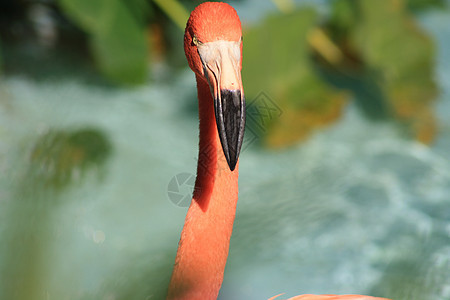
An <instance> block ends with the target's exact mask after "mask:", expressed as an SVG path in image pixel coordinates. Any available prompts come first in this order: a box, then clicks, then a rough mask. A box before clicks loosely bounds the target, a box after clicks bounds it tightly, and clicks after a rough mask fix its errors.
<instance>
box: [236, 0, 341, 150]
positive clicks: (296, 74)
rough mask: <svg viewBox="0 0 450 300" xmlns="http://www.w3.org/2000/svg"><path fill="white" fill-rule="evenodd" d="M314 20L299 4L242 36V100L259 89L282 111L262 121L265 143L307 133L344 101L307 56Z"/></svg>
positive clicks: (333, 115)
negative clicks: (244, 96)
mask: <svg viewBox="0 0 450 300" xmlns="http://www.w3.org/2000/svg"><path fill="white" fill-rule="evenodd" d="M317 22H318V16H317V13H316V12H315V11H314V10H313V9H309V8H305V9H300V10H297V11H294V12H292V13H290V14H286V15H275V16H271V17H269V18H267V19H266V20H265V21H264V23H263V24H261V25H260V26H258V27H254V28H251V29H250V30H248V31H247V32H245V34H244V49H243V62H244V65H243V68H242V76H243V80H244V87H245V93H246V95H247V99H249V100H250V101H251V99H252V98H254V97H255V96H256V95H258V94H259V93H260V92H264V93H265V94H266V95H267V96H268V97H269V98H270V99H271V100H272V101H273V102H274V103H276V105H277V106H279V107H280V109H281V110H282V113H281V115H280V117H279V118H272V119H268V120H264V122H262V123H264V124H267V125H264V127H265V128H264V130H263V131H265V132H267V135H266V138H265V142H266V144H267V145H269V146H272V147H280V146H285V145H288V144H292V143H295V142H296V141H298V140H301V139H303V138H305V137H307V136H308V135H309V134H310V133H311V132H312V130H314V129H315V128H317V127H318V126H323V125H325V124H327V123H329V122H331V121H333V120H335V119H336V118H337V117H338V116H339V113H340V111H341V109H342V107H343V105H344V103H345V98H346V95H345V94H344V93H342V92H339V91H337V90H336V89H334V88H332V87H330V86H329V85H327V84H326V83H324V82H323V81H322V80H321V79H320V78H319V76H318V75H317V74H316V73H315V70H314V67H313V65H312V61H311V60H310V51H309V46H308V41H307V36H308V34H309V33H310V32H311V30H313V29H314V28H316V24H317ZM256 100H257V99H256ZM252 103H254V102H252ZM256 105H257V103H256ZM259 125H261V124H259Z"/></svg>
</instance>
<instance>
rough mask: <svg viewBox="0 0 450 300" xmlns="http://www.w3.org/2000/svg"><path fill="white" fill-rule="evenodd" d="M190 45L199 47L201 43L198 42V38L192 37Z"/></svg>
mask: <svg viewBox="0 0 450 300" xmlns="http://www.w3.org/2000/svg"><path fill="white" fill-rule="evenodd" d="M192 43H193V44H194V45H195V46H201V45H202V44H203V43H202V42H200V41H199V40H198V38H197V37H196V36H195V35H194V37H193V38H192Z"/></svg>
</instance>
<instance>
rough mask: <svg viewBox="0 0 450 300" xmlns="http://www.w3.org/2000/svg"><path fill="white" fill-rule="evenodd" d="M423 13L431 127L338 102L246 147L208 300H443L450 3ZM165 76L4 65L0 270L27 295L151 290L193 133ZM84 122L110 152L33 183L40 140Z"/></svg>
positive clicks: (162, 274) (118, 294)
mask: <svg viewBox="0 0 450 300" xmlns="http://www.w3.org/2000/svg"><path fill="white" fill-rule="evenodd" d="M422 21H423V24H424V26H425V28H426V29H427V30H428V31H429V32H430V33H432V35H433V36H434V37H435V38H436V41H437V44H438V58H437V60H438V63H437V66H438V67H437V73H436V77H437V80H438V82H439V85H440V87H441V91H442V93H441V95H440V97H439V98H440V99H439V100H440V101H439V102H438V103H437V104H436V113H437V115H438V117H439V120H440V131H439V136H438V140H437V141H436V142H435V143H434V144H433V145H432V146H430V147H428V146H424V145H422V144H419V143H417V142H415V141H411V140H408V139H406V138H404V137H403V136H402V135H401V133H400V132H399V131H398V129H397V128H396V127H395V126H394V125H393V124H390V123H383V122H370V121H368V120H366V119H365V118H364V117H363V116H362V115H361V113H360V111H359V110H357V109H356V108H355V107H354V106H353V105H350V106H349V107H348V109H347V111H346V112H345V115H344V117H343V118H342V120H341V121H339V122H338V123H337V124H335V125H334V126H331V127H329V128H327V129H324V130H322V131H320V132H318V133H317V134H316V135H314V136H313V137H312V138H311V139H310V140H309V141H307V142H306V143H304V144H301V145H298V146H295V147H292V148H289V149H287V150H283V151H269V150H263V149H260V148H258V147H248V148H247V149H246V150H245V151H244V152H243V153H242V155H241V161H240V200H239V203H238V211H237V217H236V223H235V227H234V233H233V237H232V241H231V249H230V256H229V261H228V265H227V269H226V273H225V279H224V285H223V288H222V291H221V295H220V299H266V298H268V297H270V296H274V295H276V294H279V293H286V295H287V296H293V295H297V294H302V293H365V294H373V295H379V296H385V297H393V298H394V297H395V299H398V300H403V299H405V300H406V299H408V300H410V299H421V300H424V299H425V300H428V299H429V300H443V299H450V281H449V278H450V142H449V141H450V119H449V117H448V116H450V81H449V78H450V61H449V60H448V59H447V58H448V57H450V43H449V40H448V37H449V36H450V14H449V13H448V12H430V13H428V14H426V15H424V16H422ZM171 76H172V77H171V78H173V79H172V80H170V82H168V81H162V82H156V83H154V84H152V85H148V86H144V87H139V88H135V89H117V88H111V87H108V86H105V85H101V84H96V83H92V82H90V81H89V80H87V79H83V78H82V77H80V76H79V75H77V74H74V75H68V76H62V77H59V78H55V77H53V78H52V77H50V78H44V79H43V78H36V77H32V76H27V75H10V76H6V77H4V78H3V80H2V82H1V84H0V137H1V138H0V158H1V162H0V169H1V170H2V174H3V175H4V176H2V177H1V180H0V186H1V190H0V204H1V206H2V209H1V210H0V217H1V218H0V219H1V220H2V221H1V222H0V233H1V236H0V238H1V239H2V240H3V241H2V243H1V246H0V248H1V250H2V251H1V252H0V253H1V254H0V264H1V267H2V273H1V276H2V277H3V278H2V280H0V281H2V282H12V281H14V279H15V278H16V279H17V278H19V279H20V281H21V283H19V286H22V285H23V284H26V283H28V284H30V285H29V287H23V286H22V287H23V288H24V289H29V290H30V293H32V294H33V295H34V296H35V299H160V298H161V297H162V296H161V295H163V294H164V293H165V290H166V287H167V284H168V278H169V276H170V273H171V268H172V264H173V259H174V256H175V252H176V247H177V242H178V239H179V233H180V231H181V228H182V225H183V222H184V216H185V213H186V208H184V207H179V206H177V205H175V204H174V203H173V202H172V201H171V200H170V198H169V194H168V192H169V190H170V189H171V187H170V185H169V183H170V182H171V180H172V179H173V178H174V177H175V176H177V175H178V174H181V173H187V174H192V173H194V172H195V170H196V156H197V139H198V132H197V127H198V120H197V117H196V111H195V107H196V94H195V93H196V91H195V87H194V77H193V74H192V73H191V71H190V70H187V69H186V70H183V71H179V72H173V73H172V75H171ZM83 130H90V132H95V133H96V134H98V135H99V136H101V137H103V138H104V139H105V141H107V142H106V145H108V147H109V148H108V153H110V154H109V155H108V157H107V159H106V160H105V161H104V162H95V163H93V164H92V165H90V167H86V168H85V169H83V168H82V167H78V168H74V169H73V170H72V169H71V170H70V172H68V174H66V176H68V178H69V180H68V183H67V184H61V185H60V186H58V188H55V187H51V186H50V187H47V188H38V189H36V183H35V180H36V179H33V178H34V177H33V174H34V173H33V174H32V172H30V170H33V168H32V167H30V165H32V164H31V162H30V160H32V158H33V157H34V156H33V153H34V152H33V151H34V149H36V143H37V141H38V140H40V139H41V137H43V136H46V135H47V134H49V133H51V132H52V131H64V132H68V133H73V132H79V131H83ZM43 166H44V167H43V168H44V171H43V172H48V173H51V172H54V170H55V168H56V167H55V166H54V165H52V163H49V164H43ZM38 178H39V177H38ZM178 192H179V194H181V195H185V194H186V193H187V194H189V193H190V190H189V186H184V187H181V188H180V190H179V191H178ZM29 237H31V238H29ZM30 241H31V242H30ZM33 257H34V258H35V259H33ZM33 261H34V262H35V261H38V262H39V263H35V264H32V265H30V262H33ZM21 268H22V269H21ZM14 270H16V271H14ZM17 270H19V271H17ZM20 270H22V272H23V273H20V272H21V271H20ZM10 272H18V275H17V274H12V273H10ZM0 298H2V297H1V294H0Z"/></svg>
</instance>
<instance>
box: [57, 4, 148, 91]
mask: <svg viewBox="0 0 450 300" xmlns="http://www.w3.org/2000/svg"><path fill="white" fill-rule="evenodd" d="M59 3H60V4H61V7H62V9H63V10H64V12H65V13H66V14H67V16H69V17H70V18H71V19H72V20H73V21H75V22H76V23H77V24H78V25H79V26H80V27H81V28H82V29H83V30H84V31H86V32H87V33H88V35H89V37H90V41H91V47H92V53H93V55H94V57H95V60H96V62H97V65H98V67H99V68H100V70H101V71H102V72H103V73H104V74H105V75H106V76H108V77H109V78H111V79H112V80H113V81H116V82H119V83H124V84H138V83H143V82H144V81H145V79H146V76H147V56H148V51H149V47H148V45H147V42H146V39H145V19H146V14H148V12H149V7H148V5H147V2H146V1H145V0H133V1H121V0H59Z"/></svg>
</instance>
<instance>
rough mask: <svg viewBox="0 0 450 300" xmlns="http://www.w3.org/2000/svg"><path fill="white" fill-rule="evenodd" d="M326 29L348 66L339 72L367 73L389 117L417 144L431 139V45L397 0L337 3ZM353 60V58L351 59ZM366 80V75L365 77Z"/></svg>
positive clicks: (433, 89)
mask: <svg viewBox="0 0 450 300" xmlns="http://www.w3.org/2000/svg"><path fill="white" fill-rule="evenodd" d="M333 8H334V9H333V16H332V18H331V21H330V22H329V23H328V25H327V26H328V27H327V28H328V30H329V32H331V36H332V38H333V39H334V41H335V42H336V43H337V44H338V46H339V47H340V48H341V49H342V51H343V52H344V53H347V54H348V56H350V57H353V58H354V61H353V64H351V65H349V64H348V63H347V64H346V63H345V62H344V63H342V64H340V65H339V68H340V69H341V70H343V71H344V72H345V71H350V69H351V68H352V69H353V70H352V71H353V72H354V71H355V60H356V63H357V64H359V66H356V67H357V68H356V71H357V72H356V74H357V75H362V74H363V73H368V74H369V76H370V78H371V80H372V81H373V82H375V84H377V85H378V86H379V87H380V89H381V91H382V93H383V95H384V97H383V98H382V99H383V100H384V101H385V102H386V103H385V105H386V106H387V107H388V110H389V114H390V115H391V116H392V117H394V118H395V119H397V120H399V121H400V123H401V124H402V125H404V126H405V127H406V128H407V131H408V132H409V134H410V135H411V136H413V137H415V138H417V139H418V140H420V141H422V142H426V143H429V142H431V141H432V140H433V138H434V135H435V131H436V125H435V120H434V117H433V113H432V107H431V105H430V104H432V102H433V100H434V99H435V97H436V95H437V86H436V83H435V81H434V78H433V72H434V45H433V42H432V40H431V38H430V37H429V36H428V35H426V34H425V33H424V32H423V31H422V30H421V29H420V28H419V26H418V25H417V23H416V22H415V20H414V19H413V18H412V16H411V15H410V14H409V13H408V11H407V7H406V2H405V1H402V0H380V1H376V2H373V1H368V0H362V1H358V2H354V1H350V0H337V1H335V3H334V6H333ZM355 58H356V59H355ZM366 76H367V75H366Z"/></svg>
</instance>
